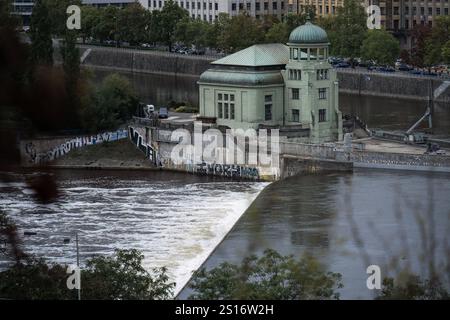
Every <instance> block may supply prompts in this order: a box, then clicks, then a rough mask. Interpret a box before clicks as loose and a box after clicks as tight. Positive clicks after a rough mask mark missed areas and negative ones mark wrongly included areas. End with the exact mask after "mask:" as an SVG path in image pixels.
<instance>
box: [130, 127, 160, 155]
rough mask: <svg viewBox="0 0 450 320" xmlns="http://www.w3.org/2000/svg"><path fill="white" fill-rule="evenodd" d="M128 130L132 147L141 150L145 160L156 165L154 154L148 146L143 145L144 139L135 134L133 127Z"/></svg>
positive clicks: (137, 133)
mask: <svg viewBox="0 0 450 320" xmlns="http://www.w3.org/2000/svg"><path fill="white" fill-rule="evenodd" d="M129 130H130V140H131V142H133V143H134V145H135V146H136V147H137V148H138V149H139V150H141V151H142V152H143V153H144V154H145V156H146V157H147V159H149V160H150V161H151V162H152V163H154V164H156V152H155V150H154V149H153V148H152V146H151V145H149V144H144V138H142V136H141V135H140V134H139V132H137V131H136V130H135V129H134V128H133V127H129Z"/></svg>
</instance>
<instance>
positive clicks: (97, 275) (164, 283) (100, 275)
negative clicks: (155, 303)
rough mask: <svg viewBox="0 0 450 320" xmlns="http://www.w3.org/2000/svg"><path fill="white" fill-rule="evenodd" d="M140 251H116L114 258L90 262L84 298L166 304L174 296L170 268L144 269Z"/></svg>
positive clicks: (83, 273) (83, 282)
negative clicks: (160, 301) (161, 302)
mask: <svg viewBox="0 0 450 320" xmlns="http://www.w3.org/2000/svg"><path fill="white" fill-rule="evenodd" d="M143 259H144V255H143V254H142V253H141V252H139V251H138V250H116V251H115V253H114V255H113V256H112V257H104V256H99V257H95V258H92V259H91V260H89V261H88V262H87V265H86V269H85V270H83V271H82V284H83V285H82V294H83V297H84V299H93V300H100V299H102V300H117V299H119V300H156V299H158V300H162V299H169V298H171V297H172V295H173V289H174V287H175V284H174V283H170V282H168V281H169V278H168V276H167V269H166V268H153V269H152V270H151V273H150V272H148V271H147V270H145V268H144V267H143V266H142V261H143Z"/></svg>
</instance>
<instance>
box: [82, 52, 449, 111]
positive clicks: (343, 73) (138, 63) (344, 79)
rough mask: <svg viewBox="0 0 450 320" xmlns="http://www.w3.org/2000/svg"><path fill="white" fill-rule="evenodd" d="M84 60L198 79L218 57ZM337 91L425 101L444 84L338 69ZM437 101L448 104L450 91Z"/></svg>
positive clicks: (130, 55) (113, 55)
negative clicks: (432, 91)
mask: <svg viewBox="0 0 450 320" xmlns="http://www.w3.org/2000/svg"><path fill="white" fill-rule="evenodd" d="M80 48H81V52H82V53H84V52H85V51H86V50H87V48H89V49H90V53H89V54H88V55H87V56H86V57H85V59H84V62H83V65H84V66H88V67H91V68H97V69H104V70H117V71H125V72H135V73H153V74H167V75H177V74H179V75H183V76H192V77H195V78H198V77H199V75H200V74H201V73H202V72H204V71H205V70H206V69H208V68H209V67H210V63H211V62H212V61H214V60H217V59H218V57H212V56H188V55H180V54H174V53H169V52H159V51H144V50H131V49H123V48H106V47H87V46H81V47H80ZM338 78H339V89H340V90H341V91H342V92H346V93H352V94H362V95H373V96H382V97H393V98H409V99H417V100H424V99H428V97H429V94H430V92H431V91H430V90H435V89H436V88H438V87H439V86H440V85H441V84H442V83H443V80H441V79H438V78H433V77H420V76H407V75H404V76H403V75H400V74H398V73H394V74H390V73H387V74H382V73H377V72H371V71H367V72H366V71H362V72H358V71H356V70H352V69H339V70H338ZM437 101H441V102H448V103H450V88H447V89H446V90H445V91H444V92H443V93H442V94H441V95H440V97H439V98H438V99H437Z"/></svg>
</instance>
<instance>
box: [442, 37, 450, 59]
mask: <svg viewBox="0 0 450 320" xmlns="http://www.w3.org/2000/svg"><path fill="white" fill-rule="evenodd" d="M442 58H443V59H444V62H445V63H447V64H450V40H448V41H447V42H446V43H445V44H444V45H443V46H442Z"/></svg>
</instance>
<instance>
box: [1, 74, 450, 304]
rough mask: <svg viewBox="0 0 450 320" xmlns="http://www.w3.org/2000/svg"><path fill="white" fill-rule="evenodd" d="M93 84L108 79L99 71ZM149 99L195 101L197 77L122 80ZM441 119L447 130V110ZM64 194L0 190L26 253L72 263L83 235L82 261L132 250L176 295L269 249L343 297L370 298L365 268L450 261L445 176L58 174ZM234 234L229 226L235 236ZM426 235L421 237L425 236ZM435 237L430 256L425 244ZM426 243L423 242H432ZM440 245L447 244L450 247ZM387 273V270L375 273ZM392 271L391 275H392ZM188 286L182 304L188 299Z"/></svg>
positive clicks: (400, 121) (20, 181) (372, 112)
mask: <svg viewBox="0 0 450 320" xmlns="http://www.w3.org/2000/svg"><path fill="white" fill-rule="evenodd" d="M95 76H96V77H97V78H101V77H102V76H104V73H102V72H95ZM128 76H129V77H130V78H131V79H132V81H133V85H134V86H135V88H136V89H137V90H138V92H140V95H141V99H142V100H143V101H145V102H153V103H155V104H164V103H166V102H167V101H170V100H175V101H191V100H190V99H192V100H193V101H195V99H196V97H197V92H196V85H195V80H196V79H194V78H189V77H188V78H176V77H175V78H173V77H163V76H154V75H133V76H130V75H128ZM341 102H342V105H343V106H344V108H347V109H348V110H352V109H353V110H357V113H358V114H360V115H362V114H364V113H365V114H366V117H363V119H364V120H365V121H366V122H368V123H369V125H372V126H377V127H382V128H387V129H398V128H405V127H406V126H408V125H409V124H411V123H413V122H414V121H415V119H416V118H417V116H418V115H421V114H422V112H423V111H424V106H423V103H422V102H417V101H394V100H392V99H384V98H367V97H353V96H348V95H341ZM440 110H441V111H440V112H441V116H440V117H439V119H436V121H435V123H437V125H438V128H439V130H440V131H441V132H443V133H446V134H448V133H450V128H449V127H450V125H449V123H450V112H449V110H448V108H447V109H445V107H444V108H443V109H442V106H441V109H440ZM54 174H56V175H57V180H58V184H59V187H60V191H61V196H60V198H59V199H58V201H57V202H56V203H53V204H51V205H38V204H36V203H35V202H34V198H33V194H32V192H31V191H30V189H28V188H27V186H26V183H25V180H24V179H25V177H26V174H25V175H24V174H18V173H16V174H14V177H15V178H14V181H13V182H10V183H2V184H0V210H3V211H6V212H7V213H8V214H10V215H11V217H12V218H13V219H14V220H15V221H16V222H17V224H18V226H19V228H20V231H21V232H32V233H35V235H31V236H24V237H23V240H24V245H25V247H26V249H27V250H28V251H29V252H31V253H33V254H35V255H37V256H39V257H45V258H47V259H49V260H50V261H55V262H65V263H74V262H75V261H76V257H75V247H74V244H73V241H72V242H71V243H70V244H63V239H64V238H66V237H71V238H72V240H73V235H74V232H75V231H77V230H78V232H79V236H80V253H81V258H82V261H85V260H86V258H89V257H91V256H93V255H95V254H110V253H112V252H113V250H114V249H115V248H136V249H139V250H142V251H143V253H144V255H145V266H146V267H148V268H150V267H156V266H167V267H168V270H169V273H170V275H171V280H172V281H175V282H176V283H177V288H176V292H177V293H178V292H180V290H181V289H182V287H183V286H184V284H185V283H186V282H187V281H188V279H189V277H190V275H191V272H192V271H194V270H195V269H197V268H198V267H199V266H201V265H202V264H204V266H206V267H208V268H210V267H214V266H217V265H218V264H220V263H221V262H224V261H228V262H234V263H237V262H239V261H241V260H242V258H244V257H245V256H247V255H249V254H258V253H261V252H262V251H263V250H264V249H266V248H273V249H276V250H278V251H280V252H281V253H283V254H293V255H294V256H296V257H299V256H301V255H302V254H303V253H304V252H310V253H312V254H313V255H314V256H316V257H317V258H318V259H319V260H320V261H321V262H323V264H324V265H325V267H326V268H327V269H328V270H329V271H332V272H339V273H341V274H342V275H343V283H344V288H343V289H342V290H341V297H342V298H371V297H373V292H372V291H369V290H368V289H367V287H366V279H367V274H366V268H367V265H368V264H377V265H380V266H387V265H391V266H392V264H390V262H392V261H390V259H391V258H394V257H397V258H399V259H400V263H401V265H403V266H405V265H409V266H410V267H411V268H412V269H414V270H415V271H416V272H418V273H421V274H425V273H426V268H425V267H424V265H425V263H424V262H423V261H422V262H421V260H420V259H418V257H419V256H420V255H423V256H425V257H427V256H428V257H429V256H432V257H435V258H436V259H437V260H439V261H440V260H443V259H444V260H445V259H448V258H450V257H449V249H448V248H449V247H450V244H449V243H448V241H449V239H448V236H447V235H448V234H449V231H450V229H449V221H450V217H449V213H450V202H449V200H448V195H449V194H450V175H447V174H424V173H415V172H399V171H377V170H357V171H355V172H354V173H353V174H326V175H311V176H301V177H295V178H290V179H287V180H283V181H279V182H276V183H272V184H268V183H261V182H236V181H234V182H232V181H225V180H221V179H211V178H207V177H199V176H193V175H189V174H181V173H169V172H133V171H131V172H117V171H83V170H74V171H70V170H58V171H55V172H54ZM233 226H234V227H233ZM424 228H425V229H426V230H427V232H426V234H424V231H423V230H424ZM430 236H432V237H433V240H434V241H435V243H436V248H435V250H434V251H433V252H430V250H428V249H429V248H427V247H423V243H424V241H423V240H424V238H429V237H430ZM428 240H429V239H428ZM446 246H447V247H446ZM382 270H383V272H385V273H384V274H383V275H387V272H388V270H390V269H389V268H387V267H383V268H382ZM390 271H392V270H390ZM189 294H190V291H189V289H184V290H182V291H181V293H180V295H179V297H180V298H186V297H188V296H189Z"/></svg>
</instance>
